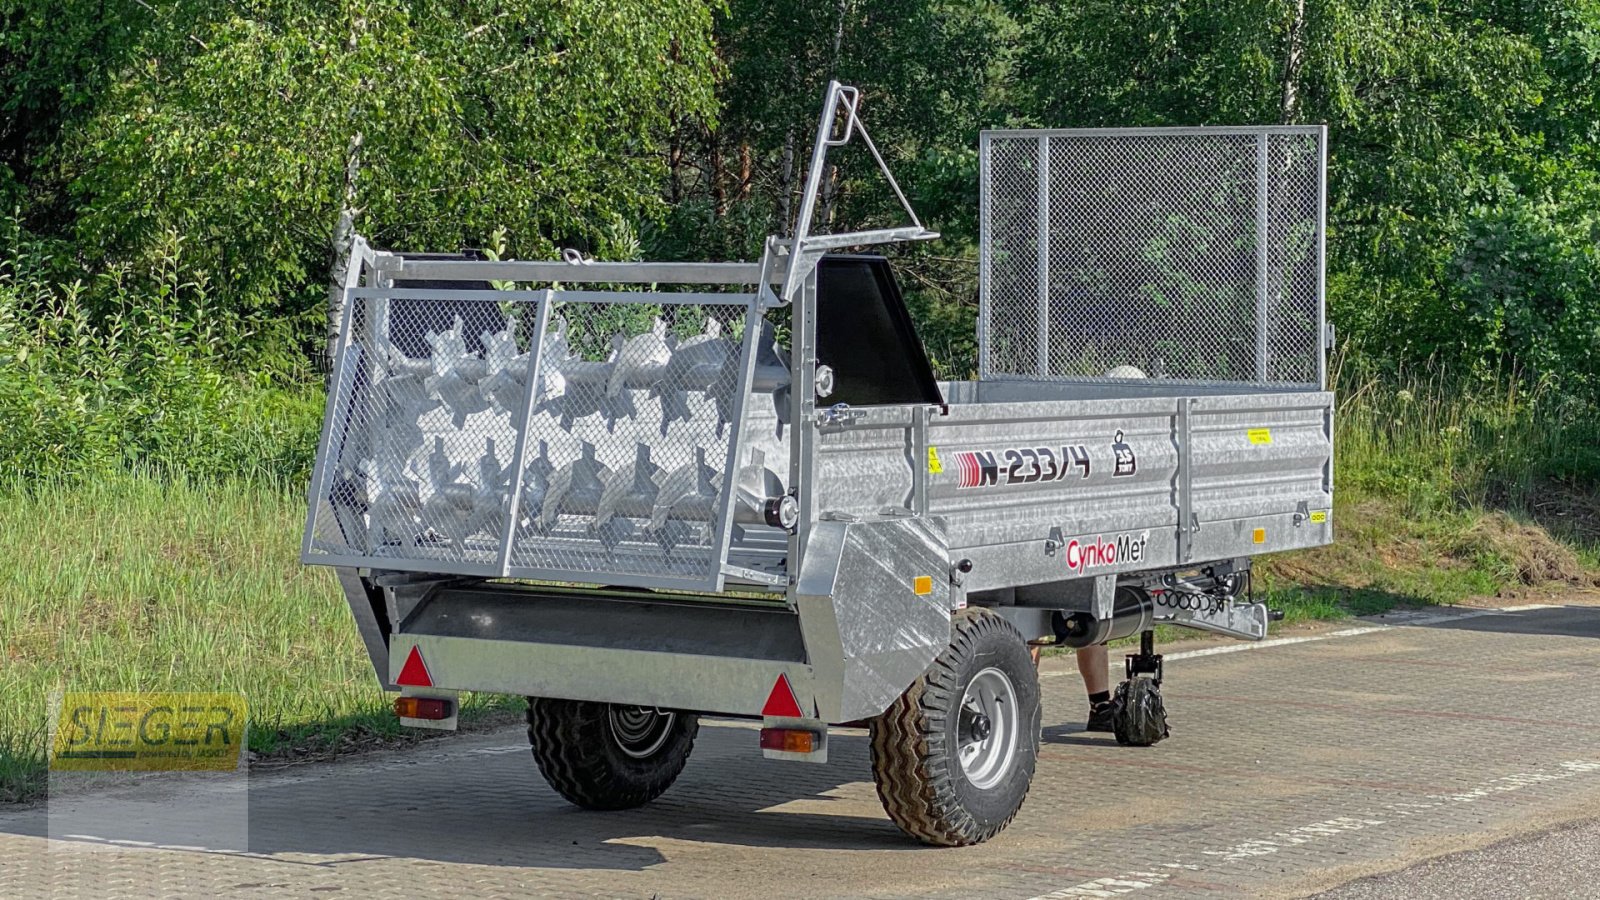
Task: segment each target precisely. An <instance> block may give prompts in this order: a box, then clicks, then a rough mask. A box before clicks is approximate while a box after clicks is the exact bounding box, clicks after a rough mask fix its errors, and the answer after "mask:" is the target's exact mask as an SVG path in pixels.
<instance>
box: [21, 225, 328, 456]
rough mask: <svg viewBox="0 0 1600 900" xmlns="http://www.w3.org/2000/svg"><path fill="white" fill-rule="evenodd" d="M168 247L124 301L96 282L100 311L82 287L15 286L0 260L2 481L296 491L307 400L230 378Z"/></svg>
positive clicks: (307, 426)
mask: <svg viewBox="0 0 1600 900" xmlns="http://www.w3.org/2000/svg"><path fill="white" fill-rule="evenodd" d="M180 247H181V242H180V241H179V240H178V239H177V238H176V237H170V238H169V239H168V241H167V242H166V244H165V249H164V250H163V251H162V252H161V256H160V257H159V261H160V266H159V268H158V271H157V272H155V273H152V274H151V275H150V277H149V279H148V281H149V282H150V283H153V284H154V285H155V287H154V289H153V290H145V289H143V288H142V287H141V288H140V289H138V290H130V289H128V287H127V286H126V285H125V284H124V282H123V280H122V273H120V272H114V273H108V274H106V275H103V276H101V278H100V282H101V283H100V284H99V285H98V286H97V287H98V293H99V295H100V296H101V298H102V303H104V304H108V305H109V311H108V312H105V313H103V314H102V313H96V312H93V311H91V310H90V309H89V308H88V306H87V305H86V303H85V296H86V288H85V286H84V285H83V284H81V283H78V282H74V283H72V284H69V285H65V286H52V285H48V284H43V283H40V282H37V281H29V280H26V279H25V278H22V277H19V275H18V270H19V269H22V268H25V266H22V265H20V264H19V263H18V262H17V261H15V260H11V261H7V260H5V259H3V258H0V421H3V422H5V423H6V428H5V430H4V432H0V469H4V470H5V471H6V472H8V473H11V475H13V476H15V477H20V478H23V479H33V478H42V477H74V478H76V477H83V476H88V475H98V474H103V473H104V472H106V471H107V470H108V469H113V468H121V467H127V466H145V467H156V468H160V469H164V470H168V471H183V472H189V473H192V474H194V475H197V476H200V477H221V476H234V475H250V476H260V477H270V478H277V479H296V480H298V479H301V478H303V477H304V475H305V473H306V472H308V471H309V469H310V463H311V458H312V454H313V453H314V452H315V445H316V437H317V430H318V428H319V425H320V407H321V399H320V396H319V395H318V393H317V392H315V391H311V390H307V389H303V388H301V389H294V388H287V387H280V386H274V385H273V384H272V380H271V378H270V377H268V376H266V375H254V376H251V375H245V374H241V373H237V372H234V371H231V367H230V366H229V339H230V338H229V336H228V331H227V329H226V328H224V327H220V326H219V323H224V322H226V321H227V319H226V317H225V316H223V315H222V314H221V313H219V312H218V310H216V309H215V307H214V305H213V302H212V298H211V297H210V296H209V294H208V293H207V292H206V290H205V287H204V285H202V284H198V283H196V282H192V281H185V280H183V277H182V276H181V275H180V271H181V262H180V261H181V255H180V252H179V250H180Z"/></svg>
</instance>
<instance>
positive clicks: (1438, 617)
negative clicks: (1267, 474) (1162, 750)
mask: <svg viewBox="0 0 1600 900" xmlns="http://www.w3.org/2000/svg"><path fill="white" fill-rule="evenodd" d="M1558 608H1559V605H1558V604H1554V603H1529V604H1526V605H1524V606H1502V607H1500V608H1499V609H1467V608H1459V609H1456V610H1454V611H1451V612H1446V613H1422V614H1414V615H1405V614H1402V615H1401V616H1400V617H1399V618H1397V619H1396V620H1395V621H1394V622H1383V623H1374V624H1371V625H1358V626H1355V627H1353V628H1341V629H1339V630H1338V631H1329V632H1327V633H1325V634H1308V635H1303V636H1300V637H1281V638H1267V639H1266V640H1264V641H1240V642H1239V643H1237V644H1224V645H1222V646H1220V647H1207V648H1205V649H1204V650H1180V651H1178V652H1177V653H1167V654H1163V655H1162V659H1163V660H1164V661H1166V662H1172V661H1174V660H1180V659H1198V658H1199V657H1202V656H1221V655H1223V654H1224V653H1243V652H1244V651H1246V650H1266V649H1269V648H1271V647H1284V646H1288V645H1289V644H1309V643H1311V642H1312V641H1328V640H1333V639H1334V638H1346V637H1355V636H1357V635H1362V634H1373V633H1375V632H1379V631H1388V630H1389V629H1391V628H1414V627H1417V626H1424V625H1436V624H1438V623H1440V622H1455V621H1458V620H1461V619H1476V618H1478V617H1479V616H1497V615H1501V614H1503V613H1514V612H1528V611H1530V610H1535V609H1558ZM1076 674H1077V673H1076V672H1074V671H1072V670H1062V671H1059V672H1040V673H1039V677H1040V678H1060V677H1062V676H1064V675H1076Z"/></svg>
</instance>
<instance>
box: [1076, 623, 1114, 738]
mask: <svg viewBox="0 0 1600 900" xmlns="http://www.w3.org/2000/svg"><path fill="white" fill-rule="evenodd" d="M1072 655H1073V656H1076V657H1077V658H1078V674H1079V675H1082V676H1083V689H1084V691H1086V692H1087V693H1088V695H1089V721H1088V724H1087V726H1086V727H1087V729H1088V730H1089V731H1110V730H1111V654H1110V652H1108V651H1107V650H1106V645H1105V644H1095V645H1094V646H1092V647H1079V648H1078V649H1077V650H1075V651H1073V654H1072Z"/></svg>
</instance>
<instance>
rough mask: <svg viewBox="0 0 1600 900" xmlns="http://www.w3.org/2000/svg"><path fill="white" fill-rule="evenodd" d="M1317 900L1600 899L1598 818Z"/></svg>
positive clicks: (1377, 879) (1453, 857)
mask: <svg viewBox="0 0 1600 900" xmlns="http://www.w3.org/2000/svg"><path fill="white" fill-rule="evenodd" d="M1317 897H1318V900H1401V898H1405V900H1502V898H1505V897H1600V820H1590V821H1587V822H1581V823H1578V824H1576V825H1568V826H1564V827H1561V828H1556V829H1553V830H1551V831H1545V832H1540V833H1537V834H1532V835H1526V836H1523V837H1517V838H1513V839H1511V840H1508V841H1503V842H1501V843H1498V844H1495V845H1493V846H1491V847H1487V848H1485V849H1482V850H1472V851H1468V852H1466V853H1455V854H1451V855H1449V856H1445V857H1441V858H1439V859H1434V860H1429V861H1428V862H1425V863H1421V864H1418V865H1415V866H1412V867H1410V868H1408V869H1402V870H1401V871H1399V872H1393V873H1390V874H1388V875H1381V876H1375V877H1372V878H1363V879H1360V880H1358V881H1353V882H1350V883H1349V884H1346V885H1344V886H1342V887H1339V888H1335V889H1334V890H1331V891H1328V892H1326V893H1323V894H1318V895H1317Z"/></svg>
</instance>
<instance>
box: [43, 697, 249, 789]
mask: <svg viewBox="0 0 1600 900" xmlns="http://www.w3.org/2000/svg"><path fill="white" fill-rule="evenodd" d="M54 731H55V736H54V739H53V740H52V741H51V747H50V767H51V768H52V769H56V770H62V771H76V772H87V771H99V772H111V771H116V772H176V771H185V772H194V771H211V772H227V771H232V770H233V769H236V768H238V766H239V757H240V753H241V751H242V750H243V748H244V741H245V700H244V695H243V694H231V693H214V692H192V691H148V692H146V691H95V692H86V691H71V692H68V693H66V694H65V695H63V696H62V698H61V714H60V716H59V717H58V718H57V720H56V722H55V729H54Z"/></svg>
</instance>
